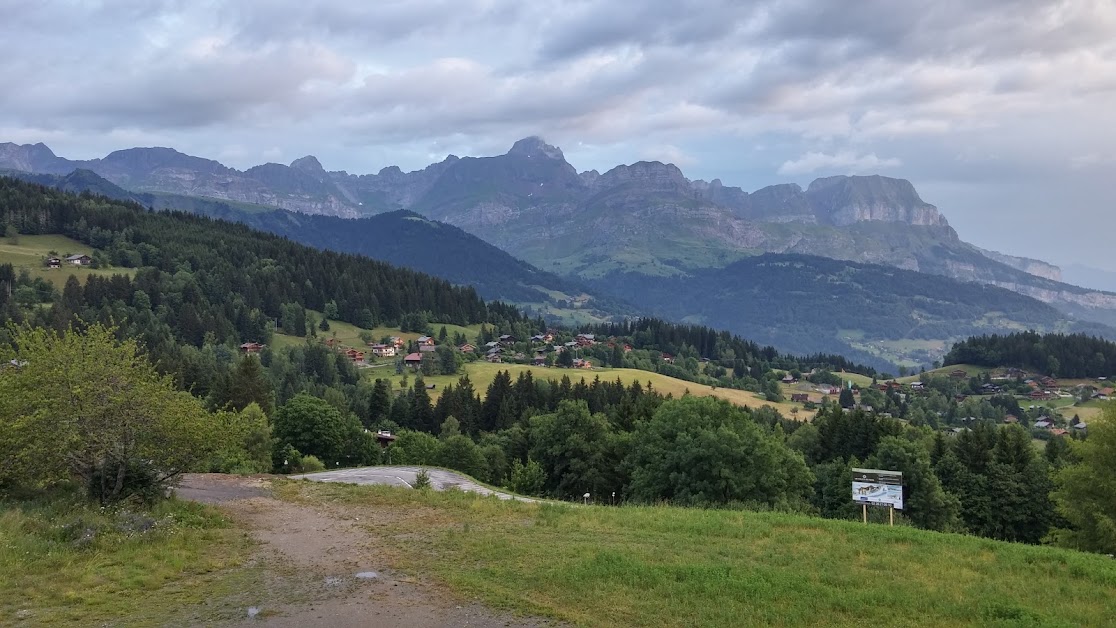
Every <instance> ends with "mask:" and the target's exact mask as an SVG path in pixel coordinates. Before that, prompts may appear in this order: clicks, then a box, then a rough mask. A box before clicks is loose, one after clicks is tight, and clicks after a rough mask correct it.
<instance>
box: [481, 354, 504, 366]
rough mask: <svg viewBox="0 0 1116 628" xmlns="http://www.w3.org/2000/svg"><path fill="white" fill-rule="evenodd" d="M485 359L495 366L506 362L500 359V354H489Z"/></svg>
mask: <svg viewBox="0 0 1116 628" xmlns="http://www.w3.org/2000/svg"><path fill="white" fill-rule="evenodd" d="M484 359H485V360H488V361H489V362H492V363H493V364H498V363H500V362H503V361H504V360H503V359H502V358H501V357H500V354H499V353H489V354H488V355H486V356H484Z"/></svg>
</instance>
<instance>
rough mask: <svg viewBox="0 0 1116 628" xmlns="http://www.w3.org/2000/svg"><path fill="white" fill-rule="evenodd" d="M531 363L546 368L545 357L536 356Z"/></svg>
mask: <svg viewBox="0 0 1116 628" xmlns="http://www.w3.org/2000/svg"><path fill="white" fill-rule="evenodd" d="M531 362H532V364H534V365H535V366H546V356H545V355H536V356H535V357H534V359H533V360H532V361H531Z"/></svg>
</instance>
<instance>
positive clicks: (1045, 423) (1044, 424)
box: [1035, 417, 1054, 430]
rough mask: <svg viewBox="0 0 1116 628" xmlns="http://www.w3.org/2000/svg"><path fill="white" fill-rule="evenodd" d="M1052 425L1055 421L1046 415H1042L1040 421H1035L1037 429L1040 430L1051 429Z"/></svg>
mask: <svg viewBox="0 0 1116 628" xmlns="http://www.w3.org/2000/svg"><path fill="white" fill-rule="evenodd" d="M1052 425H1054V422H1053V421H1051V420H1050V419H1048V418H1046V417H1042V418H1040V419H1039V420H1038V421H1035V429H1039V430H1046V429H1050V426H1052Z"/></svg>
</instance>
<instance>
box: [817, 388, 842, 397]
mask: <svg viewBox="0 0 1116 628" xmlns="http://www.w3.org/2000/svg"><path fill="white" fill-rule="evenodd" d="M818 392H820V393H821V394H823V395H839V394H841V389H840V388H837V387H836V386H818Z"/></svg>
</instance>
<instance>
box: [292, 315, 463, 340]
mask: <svg viewBox="0 0 1116 628" xmlns="http://www.w3.org/2000/svg"><path fill="white" fill-rule="evenodd" d="M307 313H308V314H309V313H312V314H313V315H314V318H315V319H317V320H318V321H321V319H322V313H321V312H315V311H313V310H307ZM443 326H444V327H445V328H446V334H448V337H449V339H450V340H451V341H452V340H453V336H454V334H457V333H462V334H465V337H466V338H468V340H469V342H475V341H476V337H477V334H479V333H480V325H470V326H468V327H462V326H460V325H451V324H449V323H432V324H431V327H433V328H434V335H435V337H437V335H438V333H439V332H440V331H441V329H442V327H443ZM365 331H367V332H370V333H371V334H372V339H373V342H379V341H380V338H383V337H384V336H399V337H400V338H402V339H404V340H414V339H416V338H418V337H419V336H421V335H422V334H418V333H414V332H402V331H399V329H398V328H391V327H376V328H374V329H364V328H362V327H357V326H356V325H353V324H351V323H345V322H342V321H333V320H331V321H329V331H321V330H318V338H323V339H324V338H337V340H339V341H340V342H341V344H344V345H346V346H349V347H361V348H363V347H364V346H365V344H364V341H363V340H361V339H360V334H361V332H365ZM305 341H306V339H305V338H299V337H297V336H288V335H286V334H273V336H272V344H274V345H275V346H277V347H288V346H291V345H296V344H302V343H303V342H305Z"/></svg>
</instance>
